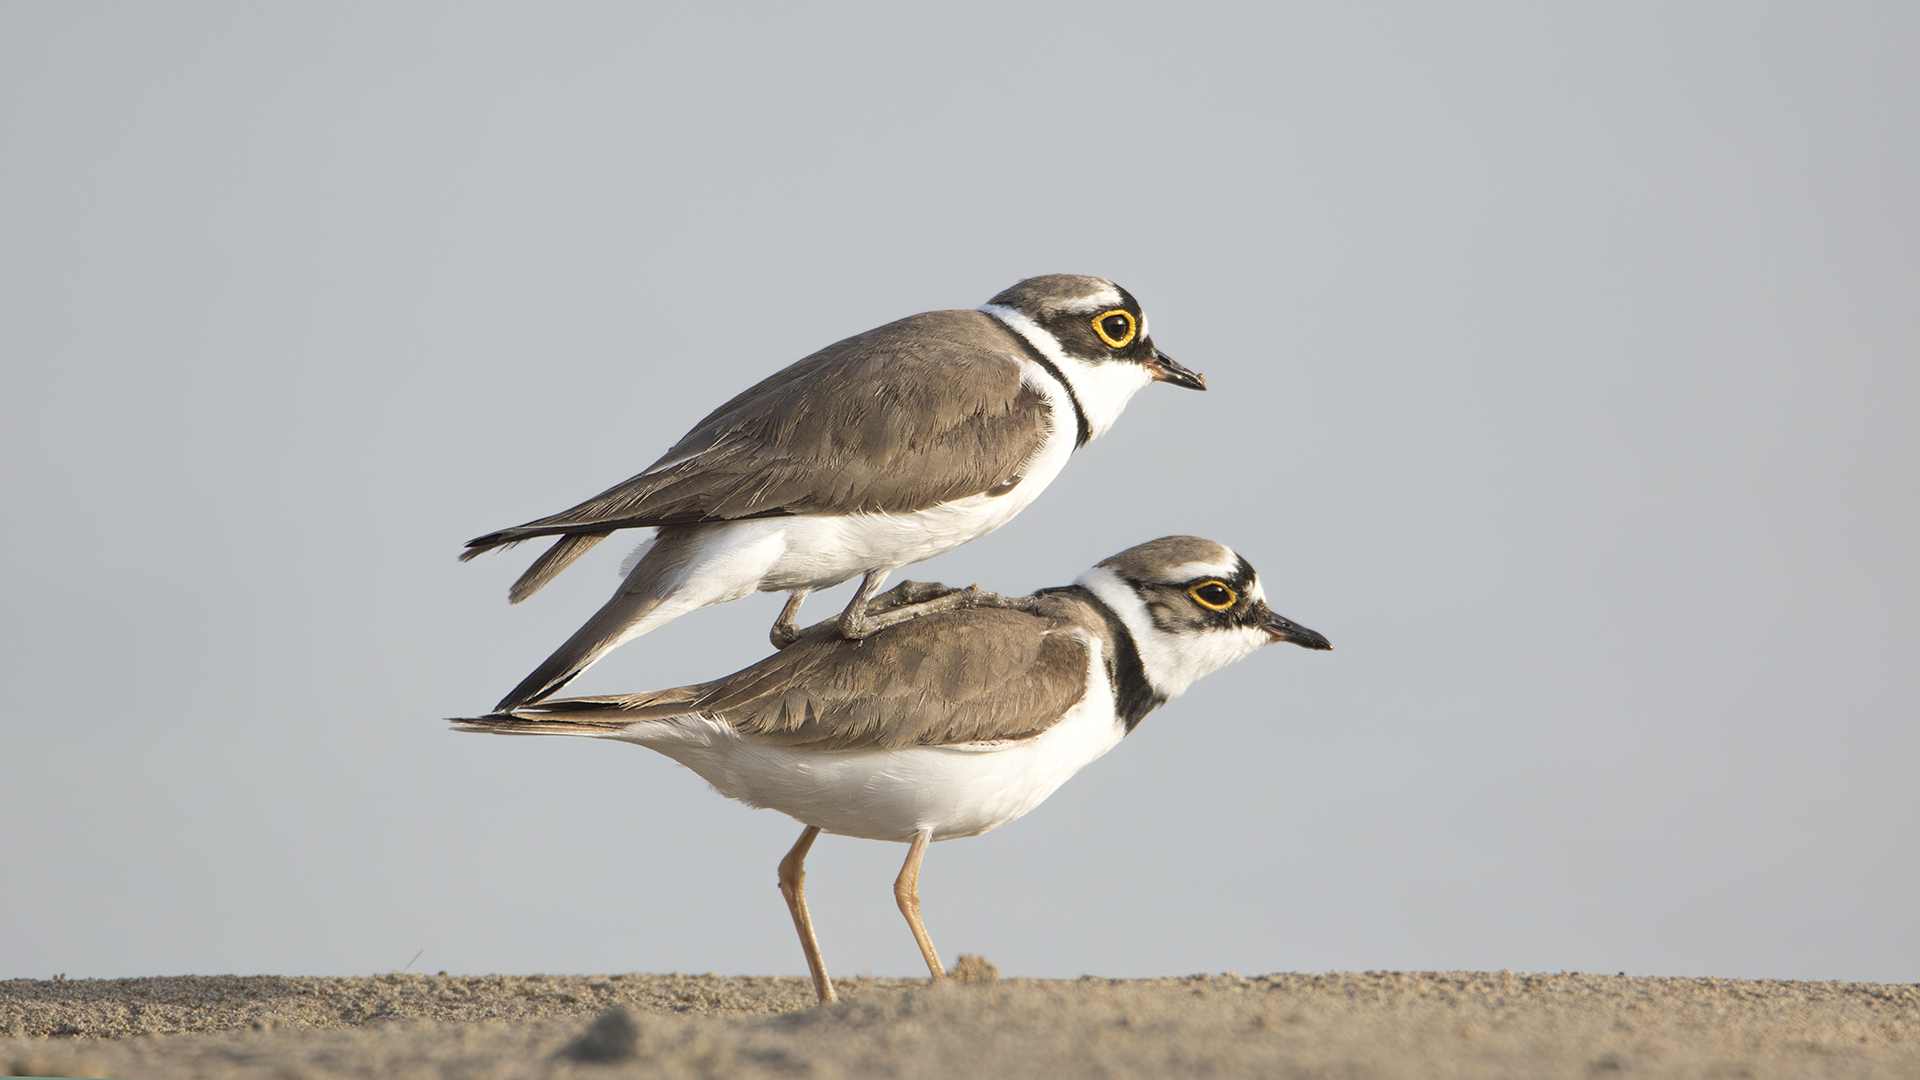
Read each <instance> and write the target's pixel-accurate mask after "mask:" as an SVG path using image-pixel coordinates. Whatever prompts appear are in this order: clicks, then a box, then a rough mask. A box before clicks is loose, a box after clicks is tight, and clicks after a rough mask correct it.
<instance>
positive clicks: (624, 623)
mask: <svg viewBox="0 0 1920 1080" xmlns="http://www.w3.org/2000/svg"><path fill="white" fill-rule="evenodd" d="M666 599H667V597H666V596H665V595H662V594H659V593H655V592H651V591H646V592H630V591H628V589H627V588H626V587H622V588H621V590H620V591H619V592H617V593H614V594H613V599H611V600H609V601H607V603H606V606H604V607H602V608H601V609H600V610H599V611H597V612H595V613H594V616H593V618H591V619H588V620H587V624H586V625H585V626H582V627H581V628H580V629H578V630H575V631H574V632H573V636H572V637H570V638H568V639H567V640H566V642H565V643H564V644H562V645H561V646H560V647H559V648H558V649H555V650H554V651H553V655H552V656H549V657H547V658H546V659H545V660H543V661H541V663H540V666H539V667H537V668H534V669H533V674H531V675H528V676H527V677H526V678H524V679H521V680H520V684H519V685H518V686H515V687H514V688H513V689H512V690H511V691H510V692H509V693H508V694H507V696H506V697H503V698H501V699H500V704H498V705H495V706H494V711H496V712H512V711H514V710H515V709H519V708H522V707H524V706H526V705H531V704H533V703H534V702H536V701H539V700H540V699H541V698H544V697H548V696H550V695H552V694H553V693H554V692H555V691H557V690H559V689H560V688H561V687H563V686H565V685H567V684H568V683H569V682H572V681H573V678H574V676H576V675H578V674H580V673H581V672H583V671H585V670H587V668H589V667H591V666H593V663H594V661H596V660H599V659H600V658H601V657H602V656H605V655H606V654H607V653H608V652H611V651H612V650H613V647H614V646H616V645H618V644H620V643H621V642H622V641H624V640H626V639H627V637H628V636H629V635H628V634H627V629H628V628H629V627H631V626H633V625H635V624H636V623H640V622H642V621H643V620H646V618H647V616H648V615H651V614H653V613H654V612H655V611H656V610H658V609H659V607H660V605H661V603H662V602H663V601H665V600H666ZM673 614H675V615H677V614H679V612H678V611H675V612H674V613H673ZM670 617H671V616H670ZM658 621H659V622H665V621H667V620H666V619H661V620H658ZM646 629H647V630H651V629H653V627H651V626H648V627H646ZM641 632H642V633H644V632H645V631H644V630H643V631H641Z"/></svg>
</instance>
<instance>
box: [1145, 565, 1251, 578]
mask: <svg viewBox="0 0 1920 1080" xmlns="http://www.w3.org/2000/svg"><path fill="white" fill-rule="evenodd" d="M1239 571H1240V564H1239V563H1210V562H1190V563H1181V564H1180V565H1179V566H1176V567H1174V568H1173V569H1171V570H1168V571H1167V576H1166V577H1165V578H1164V579H1163V580H1166V581H1191V580H1193V579H1194V578H1197V577H1217V578H1230V577H1232V576H1233V575H1234V574H1236V573H1238V572H1239Z"/></svg>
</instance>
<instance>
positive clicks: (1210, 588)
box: [1187, 581, 1238, 611]
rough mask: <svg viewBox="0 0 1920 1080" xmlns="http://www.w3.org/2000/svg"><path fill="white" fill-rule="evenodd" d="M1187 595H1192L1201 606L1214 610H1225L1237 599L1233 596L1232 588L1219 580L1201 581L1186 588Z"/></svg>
mask: <svg viewBox="0 0 1920 1080" xmlns="http://www.w3.org/2000/svg"><path fill="white" fill-rule="evenodd" d="M1187 595H1188V596H1191V597H1193V600H1194V602H1195V603H1197V604H1199V605H1200V606H1201V607H1203V608H1211V609H1212V610H1214V611H1225V610H1227V609H1228V608H1230V607H1232V606H1233V602H1234V601H1235V600H1236V599H1238V597H1236V596H1234V594H1233V590H1232V589H1230V588H1228V587H1227V585H1226V583H1225V582H1221V581H1203V582H1201V583H1200V584H1198V585H1195V586H1194V587H1193V588H1191V589H1188V590H1187Z"/></svg>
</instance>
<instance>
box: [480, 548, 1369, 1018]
mask: <svg viewBox="0 0 1920 1080" xmlns="http://www.w3.org/2000/svg"><path fill="white" fill-rule="evenodd" d="M929 591H933V590H932V588H931V587H927V586H918V587H915V586H913V585H912V583H908V584H907V585H902V586H901V587H900V588H899V589H896V590H894V592H893V593H889V594H888V595H887V596H886V597H882V598H880V599H881V601H883V602H884V601H887V600H900V601H903V602H905V603H907V604H913V603H924V602H926V599H928V598H924V594H925V593H927V592H929ZM896 594H898V595H896ZM995 601H997V603H996V602H995ZM1275 641H1288V642H1292V643H1293V644H1296V645H1300V646H1304V647H1306V648H1309V649H1329V648H1332V646H1331V645H1330V644H1328V642H1327V639H1326V638H1324V637H1322V636H1321V635H1319V634H1317V633H1315V632H1314V631H1312V630H1308V629H1307V628H1305V627H1303V626H1299V625H1297V624H1295V623H1293V622H1290V621H1288V620H1287V619H1284V618H1282V617H1280V616H1279V615H1277V614H1275V613H1274V612H1273V611H1272V610H1270V609H1269V608H1268V606H1267V601H1266V596H1265V594H1264V592H1263V590H1262V589H1261V587H1260V582H1259V580H1258V578H1257V577H1256V576H1255V575H1254V571H1253V567H1252V566H1250V565H1248V563H1247V561H1246V560H1245V559H1243V558H1241V557H1240V556H1239V555H1237V554H1235V553H1234V552H1233V551H1232V550H1230V549H1229V548H1226V547H1224V546H1222V545H1220V544H1217V543H1214V542H1213V541H1211V540H1203V539H1200V538H1199V537H1193V536H1168V537H1163V538H1161V539H1159V540H1154V541H1150V542H1148V543H1145V544H1141V545H1139V546H1137V547H1132V548H1128V549H1127V550H1126V551H1123V552H1121V553H1120V554H1118V555H1115V556H1113V557H1111V558H1109V559H1106V560H1104V561H1102V562H1101V563H1100V564H1099V565H1097V566H1095V567H1094V568H1093V569H1091V570H1089V571H1087V572H1086V573H1085V574H1083V575H1081V577H1080V579H1079V581H1078V582H1076V583H1075V584H1073V585H1069V586H1064V587H1060V588H1053V589H1043V590H1041V591H1039V592H1037V593H1034V594H1033V595H1032V596H1030V597H1022V598H1019V599H1015V600H1006V599H1004V598H997V597H991V596H989V597H982V598H976V604H975V606H971V607H965V608H959V609H954V610H946V611H936V612H933V613H929V614H924V615H921V616H919V617H917V618H914V619H912V620H910V621H906V622H901V623H897V624H893V625H891V626H888V627H886V628H883V629H881V630H879V631H877V632H875V633H874V634H872V635H871V636H869V637H868V638H867V639H866V640H864V641H850V640H848V639H847V638H846V637H844V636H843V635H842V634H841V633H840V630H839V627H838V626H836V625H834V624H833V623H831V622H827V623H821V624H819V625H817V626H814V627H812V628H810V629H809V630H807V631H806V632H805V633H804V634H803V635H802V636H801V637H800V638H799V639H798V640H797V641H795V642H794V643H792V644H791V645H790V646H789V647H787V648H785V649H783V650H781V651H779V652H776V653H775V654H773V655H772V656H769V657H767V658H766V659H764V660H762V661H760V662H759V663H757V664H754V665H753V666H752V667H749V668H746V669H745V670H743V671H739V672H737V673H735V674H732V675H729V676H726V677H725V678H722V679H716V680H714V681H712V682H707V683H700V684H698V685H694V686H683V687H679V688H677V689H673V690H662V691H658V692H655V693H650V694H632V695H623V696H613V697H589V698H568V699H562V700H558V701H549V702H546V703H545V704H543V705H540V706H538V707H536V708H534V709H529V710H527V711H525V712H522V713H519V714H500V713H496V714H494V715H490V716H483V717H477V718H472V719H463V720H455V721H453V722H454V723H455V724H456V725H457V726H458V727H459V728H460V729H461V730H466V731H481V732H492V733H497V734H507V735H517V734H525V735H586V736H593V737H597V738H603V739H616V740H620V741H623V742H632V743H638V744H639V745H641V746H645V747H649V748H651V749H654V750H658V751H659V752H660V753H662V754H665V755H667V756H668V757H670V758H673V759H674V760H675V761H678V762H679V763H681V764H682V765H685V766H687V767H688V768H690V769H692V770H693V771H694V772H696V773H698V774H700V776H701V777H702V778H704V779H705V780H706V781H707V782H708V783H709V784H712V785H713V787H714V788H715V789H716V790H717V791H719V792H720V793H721V794H722V795H725V796H727V797H729V798H733V799H738V800H740V801H741V802H744V803H747V804H748V805H750V806H756V807H766V808H771V809H774V810H779V811H780V812H782V813H785V814H788V815H790V816H792V817H794V818H796V819H798V820H799V821H800V822H801V823H802V824H804V825H805V826H806V829H805V830H804V831H802V832H801V834H800V839H799V841H798V842H797V843H795V844H794V846H793V849H792V850H791V851H789V852H788V853H787V856H786V858H784V859H782V860H781V862H780V891H781V892H782V893H783V894H784V895H785V896H786V899H787V906H788V908H789V910H790V911H791V912H792V914H793V922H794V927H795V929H796V930H798V932H799V934H800V945H801V948H802V950H803V951H804V952H805V953H806V957H807V967H808V969H809V971H811V972H812V975H813V985H814V990H815V992H816V993H817V994H818V995H819V998H820V1000H821V1001H823V1002H827V1001H832V1000H834V991H833V984H832V982H831V981H830V980H829V979H828V977H827V970H826V965H825V963H824V962H823V961H822V959H821V957H820V946H819V944H818V942H817V941H816V939H815V937H814V933H813V923H812V920H811V919H810V918H809V916H808V914H807V902H806V894H805V891H804V888H803V882H804V880H805V875H804V873H803V871H802V863H803V862H804V861H805V859H806V856H807V851H808V849H809V848H811V847H812V846H813V841H814V839H815V837H817V836H819V834H820V833H821V832H823V831H825V832H831V833H838V834H840V835H843V836H857V837H864V838H866V839H870V840H894V841H902V842H905V843H908V844H910V845H911V846H910V847H909V848H908V851H907V860H906V865H905V866H903V867H902V868H901V870H900V876H899V878H898V879H897V880H896V881H895V882H894V887H893V891H894V898H895V900H896V901H897V902H898V904H899V906H900V911H901V913H902V914H903V915H905V916H906V919H907V923H908V925H909V926H910V927H912V929H913V936H914V940H915V941H916V942H917V943H918V944H919V946H920V953H921V956H922V957H923V958H924V959H925V960H926V963H927V969H928V971H930V972H931V973H932V975H933V978H934V979H936V980H938V979H940V978H942V977H943V976H944V973H943V970H942V968H941V964H940V957H939V954H938V953H936V952H935V951H934V947H933V940H932V939H931V938H930V937H929V936H928V935H927V931H926V927H925V925H923V924H922V922H921V920H920V892H919V877H920V862H921V859H922V857H923V856H924V855H925V854H926V850H927V845H928V844H929V843H931V842H932V841H935V840H948V839H952V838H955V837H961V836H978V835H979V834H981V833H983V832H986V831H987V830H989V829H992V828H995V827H997V826H1000V825H1004V824H1006V823H1007V822H1009V821H1012V820H1014V819H1015V818H1018V817H1020V816H1021V815H1022V814H1025V813H1026V812H1027V811H1029V810H1032V809H1033V808H1034V807H1036V806H1038V805H1040V803H1041V801H1042V800H1044V799H1045V798H1046V797H1047V796H1048V795H1050V794H1052V793H1053V791H1054V789H1056V788H1058V787H1059V786H1060V785H1061V784H1063V783H1065V782H1066V780H1067V778H1068V777H1070V776H1072V775H1073V774H1074V773H1076V772H1079V771H1080V769H1081V768H1082V767H1084V766H1085V765H1087V764H1088V763H1089V762H1091V761H1093V760H1094V759H1095V758H1097V757H1099V756H1100V755H1102V754H1104V753H1106V752H1107V751H1108V750H1110V749H1112V748H1113V747H1114V746H1115V745H1116V744H1118V743H1119V741H1120V740H1121V739H1122V738H1123V737H1125V736H1126V735H1127V734H1128V733H1129V732H1131V731H1132V730H1133V728H1134V726H1135V725H1137V724H1138V723H1139V722H1140V720H1141V718H1142V717H1144V716H1146V714H1147V713H1149V712H1151V711H1152V710H1153V709H1155V708H1157V707H1158V706H1160V705H1161V704H1163V703H1164V702H1166V701H1167V700H1168V699H1170V698H1173V697H1175V696H1177V695H1178V694H1180V693H1181V692H1182V691H1184V690H1185V689H1186V688H1187V687H1188V686H1189V685H1191V684H1192V683H1193V681H1194V680H1196V679H1198V678H1200V677H1201V676H1203V675H1206V674H1208V673H1209V672H1212V671H1215V670H1217V669H1219V668H1221V667H1223V666H1225V665H1227V664H1230V663H1232V662H1233V661H1235V660H1238V659H1240V658H1241V657H1243V656H1245V655H1247V654H1248V653H1251V652H1253V651H1254V650H1255V649H1257V648H1259V647H1260V646H1262V645H1265V644H1268V643H1270V642H1275Z"/></svg>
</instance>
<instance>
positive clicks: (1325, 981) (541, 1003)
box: [0, 972, 1920, 1080]
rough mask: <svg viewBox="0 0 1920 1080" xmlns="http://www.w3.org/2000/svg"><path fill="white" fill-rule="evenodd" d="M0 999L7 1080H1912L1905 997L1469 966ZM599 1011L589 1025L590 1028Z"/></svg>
mask: <svg viewBox="0 0 1920 1080" xmlns="http://www.w3.org/2000/svg"><path fill="white" fill-rule="evenodd" d="M838 985H839V987H840V990H841V993H842V997H843V999H842V1001H841V1002H840V1003H839V1004H837V1005H833V1006H830V1007H827V1008H819V1009H816V1008H812V1007H811V1004H812V993H811V991H810V990H809V988H808V985H807V983H806V981H805V980H803V979H793V978H728V977H723V976H715V975H699V976H689V975H607V976H543V975H529V976H501V975H483V976H450V975H382V976H374V977H370V978H301V977H279V976H245V977H242V976H186V977H179V978H151V979H99V980H92V979H81V980H56V981H37V980H27V979H14V980H10V981H5V982H0V1072H11V1073H13V1074H14V1075H41V1076H96V1077H116V1078H129V1080H134V1078H138V1080H169V1078H174V1077H204V1078H222V1077H273V1078H275V1080H300V1078H313V1080H319V1078H323V1077H347V1076H351V1077H395V1078H402V1080H405V1078H413V1077H422V1078H424V1077H433V1078H435V1080H444V1078H471V1080H488V1078H494V1077H519V1076H534V1077H544V1076H550V1077H605V1078H608V1080H612V1078H615V1077H624V1076H670V1077H677V1076H700V1077H704V1076H713V1077H780V1078H789V1077H801V1076H810V1077H841V1076H846V1077H868V1076H872V1077H900V1078H903V1080H914V1078H921V1077H928V1078H932V1077H980V1076H988V1077H994V1078H996V1080H1004V1078H1008V1077H1025V1076H1033V1077H1040V1076H1046V1077H1168V1076H1202V1075H1208V1076H1261V1077H1267V1076H1273V1077H1296V1076H1298V1077H1309V1076H1310V1077H1322V1076H1340V1077H1409V1078H1411V1077H1423V1078H1424V1077H1582V1078H1591V1077H1606V1076H1662V1077H1664V1076H1688V1077H1750V1078H1754V1080H1762V1078H1771V1077H1807V1076H1822V1077H1825V1076H1835V1077H1920V986H1914V985H1874V984H1865V983H1812V982H1755V981H1746V980H1738V979H1650V978H1629V977H1625V976H1603V975H1578V974H1571V975H1569V974H1562V975H1513V974H1508V973H1504V972H1503V973H1498V974H1481V973H1473V972H1452V973H1424V974H1399V973H1392V972H1376V973H1367V974H1330V975H1286V974H1282V975H1263V976H1260V977H1258V978H1251V979H1249V978H1242V977H1240V976H1238V975H1232V974H1228V975H1213V976H1204V975H1202V976H1192V977H1188V978H1169V979H1127V980H1119V979H1114V980H1109V979H1097V978H1092V977H1086V978H1082V979H1077V980H1034V979H1009V980H1003V981H994V982H977V983H971V984H958V985H956V984H943V985H941V986H937V987H929V986H927V985H926V984H925V983H924V982H919V981H911V980H902V979H848V980H845V981H843V982H841V983H839V984H838ZM596 1018H598V1019H596Z"/></svg>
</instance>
